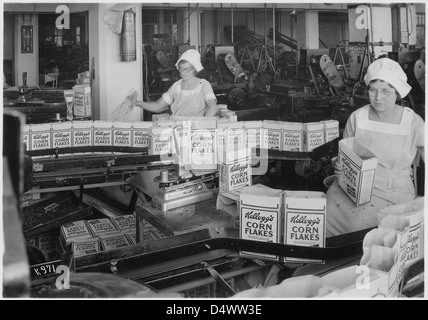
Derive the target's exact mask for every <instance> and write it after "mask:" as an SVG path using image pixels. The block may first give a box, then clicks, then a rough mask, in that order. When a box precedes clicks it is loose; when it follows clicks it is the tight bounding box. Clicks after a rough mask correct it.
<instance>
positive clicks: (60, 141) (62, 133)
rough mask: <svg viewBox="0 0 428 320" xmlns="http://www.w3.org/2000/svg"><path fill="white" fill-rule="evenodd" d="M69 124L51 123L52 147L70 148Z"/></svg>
mask: <svg viewBox="0 0 428 320" xmlns="http://www.w3.org/2000/svg"><path fill="white" fill-rule="evenodd" d="M71 139H72V137H71V122H69V121H67V122H59V123H52V147H53V148H70V147H71V146H72V141H71Z"/></svg>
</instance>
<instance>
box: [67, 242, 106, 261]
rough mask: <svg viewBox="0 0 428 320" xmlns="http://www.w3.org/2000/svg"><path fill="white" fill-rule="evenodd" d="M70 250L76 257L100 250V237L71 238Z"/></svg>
mask: <svg viewBox="0 0 428 320" xmlns="http://www.w3.org/2000/svg"><path fill="white" fill-rule="evenodd" d="M71 250H72V251H73V252H74V255H75V256H76V257H82V256H86V255H88V254H92V253H97V252H100V251H101V246H100V239H99V238H90V239H84V240H73V242H72V245H71Z"/></svg>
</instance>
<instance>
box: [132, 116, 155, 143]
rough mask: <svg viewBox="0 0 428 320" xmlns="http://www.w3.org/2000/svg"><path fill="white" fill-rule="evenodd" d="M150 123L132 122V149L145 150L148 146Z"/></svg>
mask: <svg viewBox="0 0 428 320" xmlns="http://www.w3.org/2000/svg"><path fill="white" fill-rule="evenodd" d="M152 125H153V123H152V122H151V121H134V122H133V123H132V147H134V148H147V147H148V146H149V129H150V128H151V127H152Z"/></svg>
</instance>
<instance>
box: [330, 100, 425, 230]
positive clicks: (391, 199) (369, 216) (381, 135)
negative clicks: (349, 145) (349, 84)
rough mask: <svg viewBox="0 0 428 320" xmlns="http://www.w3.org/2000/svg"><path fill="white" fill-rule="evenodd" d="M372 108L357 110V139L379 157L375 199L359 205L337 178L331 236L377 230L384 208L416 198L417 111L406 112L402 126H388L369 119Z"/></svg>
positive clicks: (331, 198)
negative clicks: (414, 122) (414, 126)
mask: <svg viewBox="0 0 428 320" xmlns="http://www.w3.org/2000/svg"><path fill="white" fill-rule="evenodd" d="M369 108H370V106H365V107H363V108H361V109H360V110H358V111H357V112H358V113H357V118H356V129H355V139H356V140H357V141H358V142H359V143H360V144H362V145H364V146H365V147H367V148H368V149H369V150H370V151H372V152H373V153H374V154H375V155H376V157H377V158H378V166H377V168H376V173H375V182H374V187H373V194H372V199H371V201H370V202H369V203H366V204H364V205H361V206H358V207H357V206H355V204H354V203H353V202H352V201H351V199H350V198H349V197H348V196H347V195H346V193H345V192H344V191H343V190H342V189H341V187H340V186H339V184H338V182H337V179H336V181H335V182H334V183H333V184H332V186H331V187H330V188H329V190H328V191H327V193H326V196H327V237H331V236H336V235H340V234H345V233H349V232H353V231H357V230H362V229H366V228H370V227H376V226H377V224H378V218H377V216H378V211H379V210H380V209H382V208H385V207H386V206H389V205H393V204H398V203H403V202H407V201H410V200H412V199H414V198H415V187H414V184H413V181H412V178H411V165H412V162H413V160H414V158H415V156H416V152H417V149H416V147H415V146H414V142H413V141H412V138H413V137H412V135H411V132H412V131H411V126H412V119H413V110H411V109H409V108H405V109H404V111H403V116H402V119H401V123H400V124H387V123H382V122H377V121H371V120H369Z"/></svg>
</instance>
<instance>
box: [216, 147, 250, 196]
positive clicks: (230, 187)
mask: <svg viewBox="0 0 428 320" xmlns="http://www.w3.org/2000/svg"><path fill="white" fill-rule="evenodd" d="M219 161H220V163H219V166H220V169H219V192H220V193H221V194H231V196H229V197H232V198H235V199H236V200H237V195H238V194H239V190H240V189H242V188H244V187H247V186H251V184H252V176H251V174H252V170H251V157H250V154H249V149H247V148H242V149H238V150H236V149H235V148H234V147H231V148H224V149H223V155H222V157H221V159H220V160H219ZM233 194H234V196H233Z"/></svg>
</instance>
